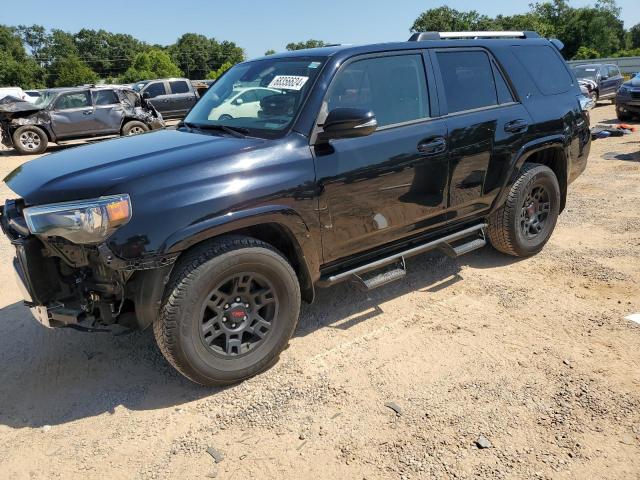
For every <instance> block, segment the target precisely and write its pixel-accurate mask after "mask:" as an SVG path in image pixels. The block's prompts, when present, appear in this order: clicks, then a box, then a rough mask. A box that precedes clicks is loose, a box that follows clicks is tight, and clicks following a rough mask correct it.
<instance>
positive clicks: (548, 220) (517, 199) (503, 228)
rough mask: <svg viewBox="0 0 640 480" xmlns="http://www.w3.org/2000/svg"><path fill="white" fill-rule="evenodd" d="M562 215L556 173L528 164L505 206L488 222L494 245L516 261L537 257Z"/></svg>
mask: <svg viewBox="0 0 640 480" xmlns="http://www.w3.org/2000/svg"><path fill="white" fill-rule="evenodd" d="M559 213H560V186H559V185H558V179H557V178H556V176H555V174H554V173H553V171H552V170H551V169H550V168H549V167H547V166H545V165H539V164H535V163H528V164H525V165H524V166H523V167H522V170H521V172H520V175H519V176H518V178H517V179H516V181H515V182H514V184H513V186H512V187H511V190H510V191H509V194H508V195H507V200H506V202H505V203H504V205H502V206H501V207H500V208H498V209H497V210H496V211H495V212H494V213H493V214H492V215H491V217H490V218H489V228H488V230H487V234H488V236H489V240H490V241H491V245H493V247H494V248H495V249H496V250H499V251H501V252H503V253H506V254H508V255H513V256H516V257H526V256H530V255H534V254H536V253H538V252H539V251H540V250H542V248H543V247H544V245H545V244H546V243H547V241H548V240H549V238H550V237H551V234H552V233H553V230H554V228H555V226H556V222H557V220H558V215H559Z"/></svg>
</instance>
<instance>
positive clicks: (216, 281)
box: [154, 236, 300, 386]
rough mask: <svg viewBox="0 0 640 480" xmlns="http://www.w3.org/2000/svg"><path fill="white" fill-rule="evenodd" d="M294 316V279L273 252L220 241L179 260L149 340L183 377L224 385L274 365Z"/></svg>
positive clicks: (249, 243) (256, 244)
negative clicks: (153, 341)
mask: <svg viewBox="0 0 640 480" xmlns="http://www.w3.org/2000/svg"><path fill="white" fill-rule="evenodd" d="M299 312H300V286H299V284H298V279H297V277H296V274H295V272H294V271H293V268H292V267H291V265H290V264H289V262H288V261H287V260H286V259H285V258H284V257H283V256H282V255H281V254H280V253H279V252H278V251H276V250H275V249H274V248H273V247H271V246H270V245H268V244H266V243H264V242H261V241H259V240H256V239H254V238H249V237H241V236H229V237H221V238H220V239H217V240H214V241H211V242H209V243H206V244H203V245H201V246H199V247H196V248H195V249H193V250H191V251H190V252H187V253H186V254H185V256H184V257H183V258H181V259H179V261H178V263H177V264H176V266H175V268H174V270H173V273H172V275H171V279H170V281H169V284H168V285H167V288H166V291H165V296H164V300H163V304H162V307H161V311H160V315H159V318H158V319H157V320H156V322H155V323H154V334H155V338H156V341H157V343H158V346H159V347H160V350H161V351H162V353H163V355H164V356H165V358H166V359H167V360H168V361H169V363H171V365H173V367H175V368H176V370H178V371H179V372H180V373H182V374H183V375H184V376H186V377H187V378H189V379H190V380H192V381H194V382H196V383H199V384H201V385H208V386H213V385H225V384H231V383H235V382H239V381H241V380H244V379H246V378H248V377H251V376H253V375H256V374H258V373H260V372H262V371H264V370H266V369H267V368H269V367H270V366H272V365H273V364H274V363H275V362H276V361H277V360H278V356H279V354H280V352H282V350H283V349H284V348H285V347H286V345H287V343H288V341H289V338H290V337H291V335H292V334H293V331H294V328H295V326H296V323H297V321H298V315H299Z"/></svg>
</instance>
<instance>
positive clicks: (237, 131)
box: [182, 122, 249, 138]
mask: <svg viewBox="0 0 640 480" xmlns="http://www.w3.org/2000/svg"><path fill="white" fill-rule="evenodd" d="M182 124H183V125H184V126H186V127H188V128H197V129H200V130H219V131H221V132H224V133H228V134H229V135H232V136H234V137H236V138H246V137H247V135H248V134H249V129H248V128H242V127H229V126H227V125H220V124H213V123H191V122H182Z"/></svg>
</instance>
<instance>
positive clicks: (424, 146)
mask: <svg viewBox="0 0 640 480" xmlns="http://www.w3.org/2000/svg"><path fill="white" fill-rule="evenodd" d="M446 151H447V139H446V138H444V137H433V138H430V139H429V140H425V141H424V142H421V143H419V144H418V152H420V153H421V154H422V155H425V156H430V155H438V154H439V153H443V152H446Z"/></svg>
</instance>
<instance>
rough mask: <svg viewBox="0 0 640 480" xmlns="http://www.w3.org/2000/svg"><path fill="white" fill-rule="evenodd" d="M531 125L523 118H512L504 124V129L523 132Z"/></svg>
mask: <svg viewBox="0 0 640 480" xmlns="http://www.w3.org/2000/svg"><path fill="white" fill-rule="evenodd" d="M528 127H529V123H528V122H527V121H526V120H523V119H522V118H518V119H516V120H511V121H510V122H507V123H505V124H504V131H505V132H510V133H516V132H521V131H523V130H526V129H527V128H528Z"/></svg>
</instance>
